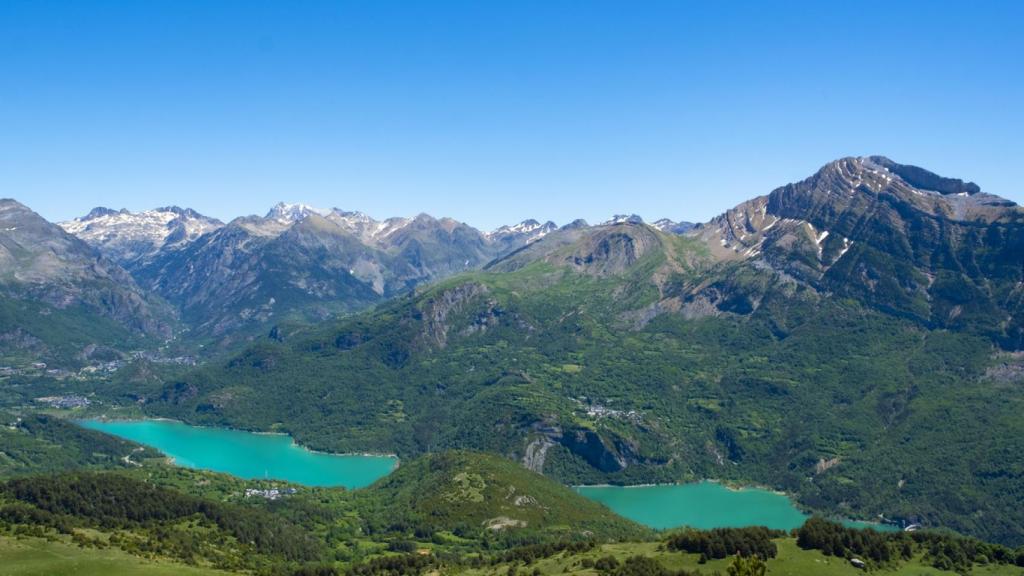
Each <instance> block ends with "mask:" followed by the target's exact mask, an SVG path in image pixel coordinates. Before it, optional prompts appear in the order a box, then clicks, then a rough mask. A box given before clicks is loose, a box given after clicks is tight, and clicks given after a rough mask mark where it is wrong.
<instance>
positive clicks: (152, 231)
mask: <svg viewBox="0 0 1024 576" xmlns="http://www.w3.org/2000/svg"><path fill="white" fill-rule="evenodd" d="M223 225H224V224H223V223H222V222H221V221H220V220H217V219H216V218H209V217H207V216H203V215H202V214H200V213H198V212H196V211H195V210H192V209H190V208H179V207H177V206H168V207H164V208H155V209H153V210H145V211H142V212H130V211H129V210H126V209H122V210H112V209H110V208H102V207H100V208H94V209H93V210H92V211H90V212H89V214H87V215H85V216H82V217H79V218H75V219H74V220H69V221H67V222H61V223H60V227H61V228H63V229H64V230H65V231H66V232H68V233H69V234H72V235H74V236H77V237H78V238H80V239H82V240H84V241H85V242H86V243H87V244H89V245H91V246H93V247H94V248H96V249H98V250H99V251H100V252H102V253H103V254H105V255H106V256H108V257H109V258H111V259H113V260H115V261H117V262H120V263H122V264H127V263H131V262H135V261H138V260H141V259H145V258H147V257H149V256H152V255H153V254H155V253H156V252H158V251H160V250H166V249H175V248H177V247H180V246H183V245H185V244H188V243H189V242H192V241H193V240H195V239H196V238H198V237H200V236H202V235H203V234H206V233H207V232H212V231H214V230H216V229H218V228H220V227H221V226H223Z"/></svg>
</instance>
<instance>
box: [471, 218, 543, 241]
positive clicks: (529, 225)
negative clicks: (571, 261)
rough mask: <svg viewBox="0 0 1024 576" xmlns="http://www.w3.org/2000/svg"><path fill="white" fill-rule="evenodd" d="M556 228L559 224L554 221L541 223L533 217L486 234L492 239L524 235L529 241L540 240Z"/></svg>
mask: <svg viewBox="0 0 1024 576" xmlns="http://www.w3.org/2000/svg"><path fill="white" fill-rule="evenodd" d="M555 230H558V225H557V224H555V223H554V222H551V221H548V222H545V223H544V224H541V223H540V222H538V221H536V220H534V219H532V218H531V219H529V220H523V221H522V222H520V223H519V224H512V225H505V226H502V227H500V228H497V229H495V230H493V231H491V232H489V233H487V234H485V236H486V237H487V238H488V239H490V240H501V239H504V238H511V237H523V238H524V239H525V241H526V242H527V243H529V242H534V241H536V240H540V239H541V238H543V237H544V236H546V235H548V234H549V233H551V232H554V231H555Z"/></svg>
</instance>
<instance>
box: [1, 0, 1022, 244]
mask: <svg viewBox="0 0 1024 576" xmlns="http://www.w3.org/2000/svg"><path fill="white" fill-rule="evenodd" d="M1022 26H1024V2H1019V1H1013V2H996V1H981V2H895V3H892V2H877V3H874V2H843V3H838V2H817V1H815V2H806V3H799V2H779V3H769V2H732V1H720V2H719V1H709V2H699V3H697V2H692V3H691V2H683V1H671V2H627V1H622V2H601V1H595V0H587V1H571V2H570V1H560V0H543V1H538V2H529V1H523V0H514V1H508V2H497V1H490V0H482V1H479V2H441V1H437V2H422V1H408V2H398V1H386V0H372V1H365V2H362V1H360V2H345V1H340V0H338V1H331V2H317V1H287V2H285V1H281V2H258V1H254V0H244V1H238V2H230V1H221V0H218V1H213V2H208V1H195V2H193V1H187V0H173V1H160V0H146V1H135V0H133V1H126V2H117V1H95V2H90V1H85V0H79V1H74V2H72V1H55V0H28V1H22V0H4V1H3V2H0V196H11V197H14V198H17V199H19V200H21V201H22V202H25V203H27V204H29V205H30V206H31V207H33V208H34V209H35V210H36V211H38V212H39V213H41V214H42V215H43V216H45V217H47V218H50V219H52V220H60V219H65V218H70V217H73V216H76V215H80V214H83V213H84V212H86V211H87V210H89V209H90V208H91V207H93V206H96V205H104V206H110V207H114V208H120V207H127V208H129V209H132V210H138V209H144V208H150V207H155V206H161V205H167V204H178V205H182V206H190V207H193V208H196V209H198V210H200V211H201V212H204V213H208V214H210V215H213V216H217V217H219V218H222V219H229V218H232V217H234V216H238V215H243V214H251V213H260V214H262V213H263V212H265V211H266V210H267V208H268V207H269V206H270V205H271V204H273V203H274V202H276V201H278V200H286V201H302V202H306V203H309V204H313V205H315V206H322V207H331V206H338V207H341V208H345V209H356V210H362V211H364V212H367V213H369V214H370V215H372V216H376V217H385V216H392V215H412V214H416V213H418V212H429V213H431V214H434V215H438V216H440V215H448V216H453V217H455V218H458V219H460V220H463V221H466V222H469V223H470V224H473V225H476V226H479V227H482V228H493V227H495V226H497V225H499V224H502V223H506V222H513V221H519V220H522V219H524V218H528V217H533V218H537V219H545V220H546V219H552V220H555V221H557V222H559V223H565V222H567V221H569V220H571V219H573V218H577V217H582V218H586V219H588V220H590V221H592V222H593V221H599V220H602V219H604V218H606V217H607V216H609V215H611V214H613V213H638V214H640V215H641V216H643V217H645V218H647V219H655V218H658V217H670V218H673V219H687V220H697V221H701V220H706V219H708V218H709V217H711V216H713V215H715V214H717V213H719V212H721V211H723V210H725V209H727V208H729V207H731V206H733V205H735V204H737V203H738V202H740V201H742V200H744V199H747V198H749V197H752V196H755V195H759V194H763V193H766V192H768V191H770V190H771V189H772V188H774V187H775V186H777V185H781V184H784V183H786V182H789V181H794V180H798V179H801V178H803V177H804V176H806V175H809V174H810V173H812V172H813V171H814V170H816V169H817V168H818V167H819V166H820V165H822V164H824V163H825V162H827V161H829V160H831V159H834V158H837V157H841V156H848V155H862V154H885V155H888V156H890V157H892V158H893V159H895V160H897V161H900V162H905V163H914V164H918V165H922V166H924V167H926V168H929V169H931V170H934V171H936V172H939V173H941V174H944V175H949V176H956V177H962V178H966V179H971V180H974V181H976V182H978V183H979V184H980V185H981V186H982V188H983V189H984V190H986V191H990V192H993V193H997V194H1000V195H1003V196H1006V197H1008V198H1011V199H1013V200H1016V201H1018V202H1021V201H1022V200H1024V187H1022V185H1021V183H1020V178H1021V177H1020V172H1021V165H1022V158H1024V141H1022V136H1024V33H1022Z"/></svg>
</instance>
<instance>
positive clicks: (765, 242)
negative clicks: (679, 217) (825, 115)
mask: <svg viewBox="0 0 1024 576" xmlns="http://www.w3.org/2000/svg"><path fill="white" fill-rule="evenodd" d="M690 234H692V235H693V236H694V237H696V238H700V239H702V240H704V241H705V242H706V243H707V246H708V249H709V250H710V251H711V252H712V253H713V254H714V255H715V256H716V257H717V258H719V259H723V260H738V261H744V262H748V263H750V264H753V265H754V266H755V267H760V268H764V269H770V270H773V271H776V272H778V273H779V274H780V275H781V277H783V278H789V279H791V280H794V281H796V282H799V283H803V284H806V285H809V286H811V287H813V288H815V289H816V290H818V291H821V292H829V293H834V294H837V295H841V296H848V297H853V298H856V299H858V300H863V301H865V302H868V303H870V304H871V305H872V306H875V307H878V308H880V309H883V310H885V311H887V312H890V313H892V314H896V315H899V316H904V317H910V318H914V319H916V320H918V321H920V322H923V323H925V324H927V325H929V326H937V327H946V328H967V327H970V328H972V329H973V330H977V331H979V332H982V333H985V334H987V335H989V336H992V337H994V338H996V339H997V340H998V341H999V342H1000V343H1001V344H1003V345H1005V346H1008V347H1012V348H1021V347H1024V284H1022V282H1024V209H1022V208H1021V207H1020V206H1017V205H1016V204H1015V203H1013V202H1011V201H1009V200H1006V199H1003V198H1000V197H998V196H993V195H991V194H985V193H983V192H982V191H981V189H980V188H979V187H978V186H977V185H976V184H973V183H964V182H962V181H961V180H957V179H952V178H943V177H941V176H938V175H936V174H933V173H931V172H929V171H927V170H924V169H922V168H918V167H915V166H908V165H902V164H897V163H895V162H893V161H892V160H889V159H887V158H884V157H880V156H872V157H862V158H843V159H841V160H836V161H835V162H831V163H829V164H828V165H826V166H825V167H823V168H822V169H821V170H819V171H818V172H817V173H816V174H815V175H813V176H811V177H810V178H808V179H806V180H803V181H801V182H797V183H795V184H789V185H786V186H783V187H781V188H777V189H775V190H774V191H772V192H771V193H770V194H768V195H767V196H761V197H758V198H754V199H752V200H750V201H748V202H745V203H743V204H740V205H739V206H737V207H736V208H733V209H732V210H729V211H727V212H726V213H725V214H722V215H721V216H719V217H717V218H715V219H713V220H712V221H711V222H709V223H707V224H703V225H700V226H698V227H697V228H696V229H695V230H693V231H692V232H691V233H690ZM716 289H717V287H716ZM735 296H736V294H732V295H731V296H729V295H727V294H726V293H725V292H723V291H721V290H719V291H718V293H717V294H716V295H714V296H713V297H712V298H713V299H714V298H717V299H718V300H722V299H723V298H725V299H728V298H731V300H732V302H733V304H734V305H739V306H740V308H753V307H756V305H757V301H758V299H759V298H760V295H758V294H756V293H751V294H747V295H745V296H743V297H741V298H739V300H737V299H736V298H735Z"/></svg>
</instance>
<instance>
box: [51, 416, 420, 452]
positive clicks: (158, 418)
mask: <svg viewBox="0 0 1024 576" xmlns="http://www.w3.org/2000/svg"><path fill="white" fill-rule="evenodd" d="M90 420H93V421H99V422H171V423H174V424H182V425H185V426H190V427H192V428H206V429H209V430H230V431H232V432H245V433H247V434H258V435H261V436H288V437H289V438H291V439H292V444H294V445H295V447H296V448H301V449H302V450H305V451H306V452H309V453H311V454H323V455H325V456H339V457H345V456H359V457H363V458H394V459H395V460H398V461H400V460H401V459H400V458H399V457H398V454H395V453H388V452H326V451H324V450H317V449H315V448H310V447H308V446H303V445H302V444H299V443H298V442H297V441H296V440H295V437H294V436H292V435H291V434H290V433H288V432H273V431H270V430H246V429H245V428H235V427H233V426H210V425H207V424H192V423H190V422H185V421H184V420H178V419H176V418H165V417H163V416H146V417H143V418H136V417H131V416H129V417H126V418H119V417H111V416H107V415H101V416H94V417H91V418H76V419H73V420H71V421H72V422H74V423H75V424H79V423H80V422H87V421H90Z"/></svg>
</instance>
